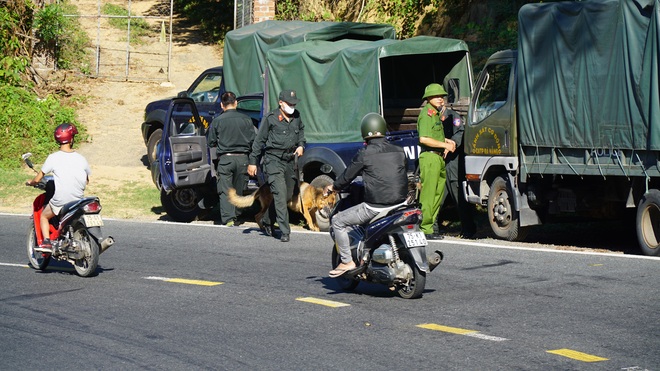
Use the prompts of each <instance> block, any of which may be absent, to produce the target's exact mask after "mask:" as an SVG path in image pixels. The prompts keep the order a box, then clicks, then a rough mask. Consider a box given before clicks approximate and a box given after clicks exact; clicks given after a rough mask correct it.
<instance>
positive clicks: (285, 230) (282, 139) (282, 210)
mask: <svg viewBox="0 0 660 371" xmlns="http://www.w3.org/2000/svg"><path fill="white" fill-rule="evenodd" d="M298 102H300V100H299V99H298V97H297V96H296V92H295V91H294V90H283V91H281V92H280V95H279V107H278V108H277V109H275V110H273V111H271V112H269V113H268V114H267V115H266V116H265V117H264V118H263V119H262V120H261V125H260V126H259V132H258V133H257V137H256V139H255V140H254V143H253V144H252V152H251V153H250V159H249V163H250V164H249V165H248V174H250V175H251V176H254V175H256V173H257V158H258V157H259V154H260V153H261V150H262V148H263V149H264V152H265V155H264V170H265V172H266V174H267V175H268V184H269V186H270V190H271V192H272V194H273V199H274V204H275V212H276V215H277V224H279V226H280V231H281V232H282V236H281V238H280V239H281V241H282V242H289V235H290V233H291V229H290V228H289V210H288V209H287V202H288V200H289V199H291V197H292V196H293V190H294V187H295V185H296V180H297V177H298V174H297V173H296V171H295V169H294V158H295V155H298V156H299V157H300V156H302V154H303V151H304V148H305V125H303V122H302V120H301V119H300V112H298V111H297V110H296V108H295V107H296V104H298Z"/></svg>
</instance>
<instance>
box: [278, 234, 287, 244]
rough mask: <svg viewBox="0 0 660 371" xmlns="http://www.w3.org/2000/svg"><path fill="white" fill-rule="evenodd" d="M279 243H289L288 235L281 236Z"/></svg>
mask: <svg viewBox="0 0 660 371" xmlns="http://www.w3.org/2000/svg"><path fill="white" fill-rule="evenodd" d="M280 241H282V242H289V235H288V234H283V235H282V237H281V238H280Z"/></svg>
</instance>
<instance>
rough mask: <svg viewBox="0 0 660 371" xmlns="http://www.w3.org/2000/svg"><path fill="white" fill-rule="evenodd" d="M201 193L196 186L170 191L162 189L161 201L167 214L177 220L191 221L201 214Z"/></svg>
mask: <svg viewBox="0 0 660 371" xmlns="http://www.w3.org/2000/svg"><path fill="white" fill-rule="evenodd" d="M198 202H199V194H198V193H197V191H196V190H195V189H194V188H183V189H175V190H173V191H171V192H170V193H167V192H165V190H161V191H160V203H161V204H162V205H163V209H165V212H166V213H167V215H168V216H169V217H170V218H172V219H173V220H174V221H176V222H181V223H190V222H192V221H193V220H195V218H197V217H198V216H199V214H200V213H201V212H202V209H201V208H200V207H199V205H198Z"/></svg>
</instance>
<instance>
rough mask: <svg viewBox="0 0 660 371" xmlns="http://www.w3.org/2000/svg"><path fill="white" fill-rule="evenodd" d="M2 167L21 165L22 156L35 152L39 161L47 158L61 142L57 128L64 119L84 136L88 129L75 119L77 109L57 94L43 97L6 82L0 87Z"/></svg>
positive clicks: (0, 160) (0, 149) (0, 156)
mask: <svg viewBox="0 0 660 371" xmlns="http://www.w3.org/2000/svg"><path fill="white" fill-rule="evenodd" d="M0 107H4V109H2V110H0V122H1V123H3V124H2V125H3V128H2V129H3V130H0V143H3V145H2V146H1V147H0V168H5V169H15V168H18V167H19V166H20V165H21V157H20V155H21V154H22V153H24V152H28V151H29V152H32V153H33V154H34V155H35V158H36V161H43V160H44V159H45V157H46V156H47V155H48V154H49V153H50V152H53V151H55V150H57V145H56V143H55V139H54V138H53V131H54V130H55V128H56V127H57V125H59V124H61V123H64V122H71V123H74V124H75V125H76V126H77V127H78V131H79V132H80V134H82V135H80V136H78V139H79V140H80V139H83V138H85V128H84V126H82V125H80V124H79V123H78V122H77V121H76V119H75V112H74V110H73V108H70V107H65V106H63V105H62V104H61V103H60V101H59V100H58V99H57V97H55V96H54V95H48V96H46V97H45V98H43V99H41V98H39V97H38V96H37V95H36V94H34V93H31V92H29V91H28V90H25V89H23V88H21V87H16V86H11V85H5V86H3V87H2V88H0Z"/></svg>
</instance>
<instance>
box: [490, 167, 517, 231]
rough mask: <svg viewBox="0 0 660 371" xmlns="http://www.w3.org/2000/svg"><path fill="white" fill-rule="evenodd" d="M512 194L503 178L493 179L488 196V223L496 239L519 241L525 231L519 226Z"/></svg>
mask: <svg viewBox="0 0 660 371" xmlns="http://www.w3.org/2000/svg"><path fill="white" fill-rule="evenodd" d="M512 200H513V192H512V190H511V187H509V185H508V182H507V181H506V179H505V178H503V177H501V176H499V177H497V178H495V180H494V181H493V184H491V186H490V194H489V195H488V221H489V223H490V228H491V229H492V230H493V233H494V234H495V236H496V237H497V238H500V239H504V240H507V241H521V240H523V239H525V236H526V235H527V229H526V228H523V227H521V226H520V219H519V215H518V211H517V210H516V208H515V207H514V206H513V202H512Z"/></svg>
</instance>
